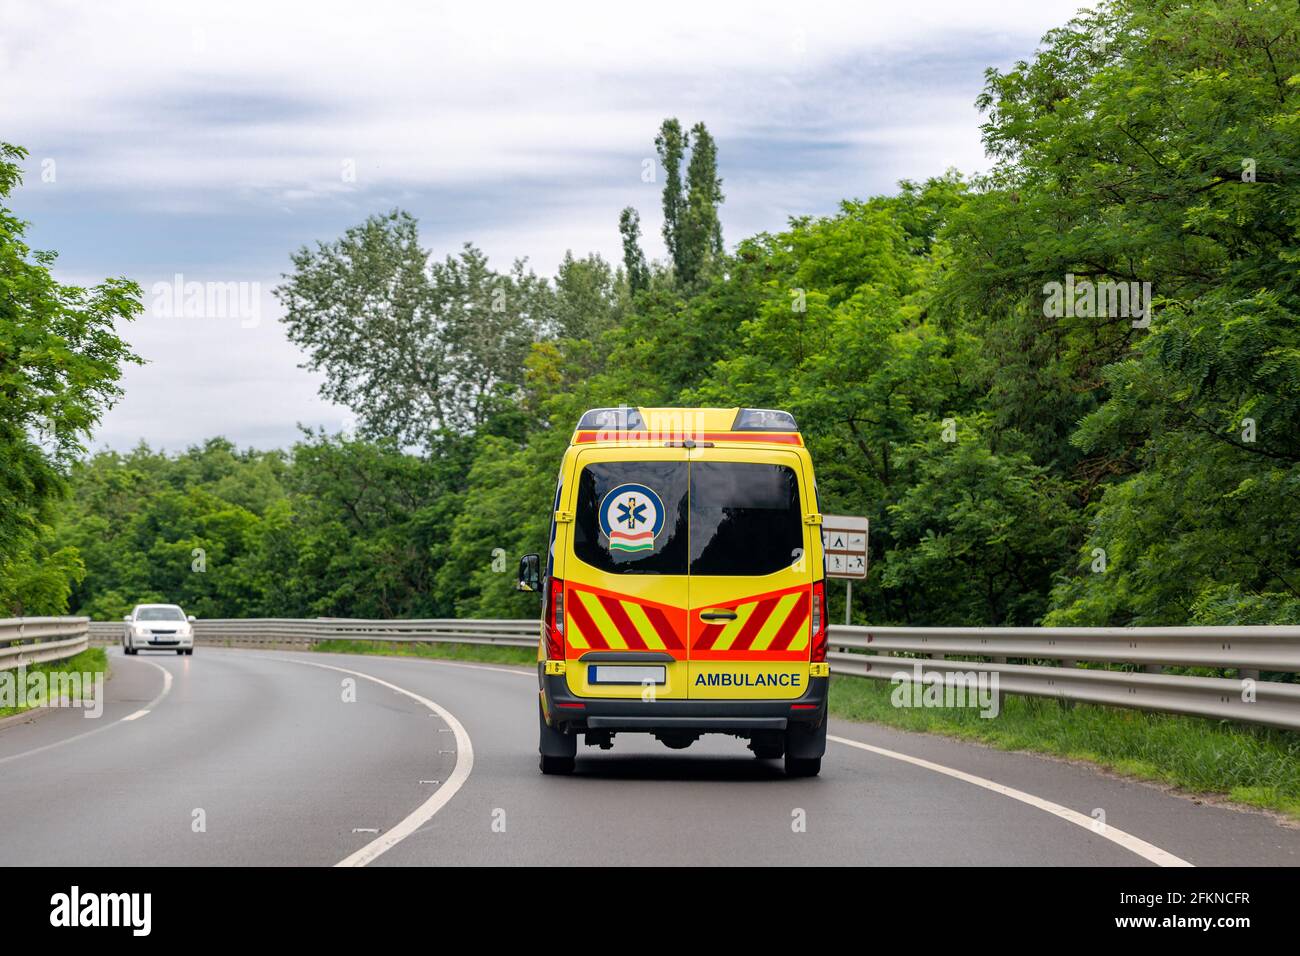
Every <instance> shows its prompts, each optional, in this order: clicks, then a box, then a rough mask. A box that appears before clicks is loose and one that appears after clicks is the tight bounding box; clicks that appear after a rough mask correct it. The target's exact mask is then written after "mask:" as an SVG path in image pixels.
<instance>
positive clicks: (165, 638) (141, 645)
mask: <svg viewBox="0 0 1300 956" xmlns="http://www.w3.org/2000/svg"><path fill="white" fill-rule="evenodd" d="M122 620H123V621H125V622H126V629H125V631H123V633H122V650H123V651H125V652H126V653H128V654H138V653H139V652H140V651H141V650H149V649H152V650H158V651H170V650H174V651H175V652H176V653H177V654H193V653H194V615H192V614H191V615H190V616H189V617H186V616H185V612H184V611H182V610H181V609H180V608H179V607H177V606H176V605H175V604H137V605H136V606H135V609H134V610H132V611H131V613H130V614H128V615H127V616H126V617H124V618H122Z"/></svg>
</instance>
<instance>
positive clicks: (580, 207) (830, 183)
mask: <svg viewBox="0 0 1300 956" xmlns="http://www.w3.org/2000/svg"><path fill="white" fill-rule="evenodd" d="M1075 7H1076V4H1075V2H1073V0H1069V2H1059V0H1051V2H1044V0H1008V2H1003V3H999V4H997V5H975V4H969V3H965V2H959V0H945V2H931V3H923V2H917V3H912V4H899V3H897V2H896V0H895V2H879V0H875V2H859V3H852V2H845V3H835V4H830V3H802V4H798V5H795V4H790V3H787V2H764V3H753V2H744V3H741V2H736V3H700V2H698V0H692V2H678V0H660V2H657V3H654V4H635V5H629V4H617V3H609V2H607V0H605V2H582V3H566V4H563V5H553V4H552V5H548V4H536V3H509V4H488V3H477V4H476V3H467V2H465V0H443V2H435V3H430V4H412V3H403V2H393V0H369V2H366V3H357V2H319V0H317V2H311V3H306V2H304V3H290V4H280V3H267V2H265V0H263V2H257V3H253V2H223V3H221V4H217V3H209V4H205V5H203V6H199V5H198V4H195V3H174V2H134V3H131V2H128V3H114V4H87V3H57V2H54V3H51V2H45V3H41V4H27V3H21V2H16V0H9V2H7V0H0V73H2V75H4V77H5V87H4V89H5V95H3V98H0V128H2V129H3V130H4V131H5V132H4V136H5V138H6V139H9V140H11V141H14V142H17V143H20V144H23V145H25V146H27V147H29V148H30V149H31V150H32V157H33V158H32V163H31V165H30V168H31V169H32V170H33V171H35V170H38V169H39V161H40V159H42V158H46V157H51V158H54V159H55V160H56V161H57V162H58V182H57V186H54V185H50V186H46V187H41V186H37V185H33V184H32V183H33V180H34V179H37V178H38V177H29V184H28V185H27V186H25V187H23V189H22V190H20V191H19V193H18V194H17V195H16V196H15V199H14V202H15V205H16V206H18V207H19V209H20V212H22V214H23V215H25V216H27V217H28V218H31V219H34V220H36V222H37V226H38V227H39V228H40V230H41V231H40V238H41V243H40V244H41V245H44V246H51V247H53V248H56V249H60V250H61V251H64V259H63V260H61V261H62V262H63V264H64V267H65V268H69V269H71V270H72V271H74V272H76V273H77V274H79V275H80V274H84V275H88V276H100V275H108V274H119V273H123V272H125V273H127V274H131V275H135V276H136V277H137V278H139V279H140V280H141V281H142V283H143V284H145V285H146V287H147V285H148V283H150V282H152V281H154V280H156V279H158V278H162V277H167V276H170V274H171V273H172V272H173V271H185V272H187V273H195V272H198V271H202V272H203V273H204V274H203V275H201V276H197V278H200V279H211V280H215V281H228V280H230V279H248V280H255V281H259V282H261V283H262V284H263V286H264V288H265V289H266V290H269V289H270V288H272V287H273V286H274V285H275V283H276V281H277V277H278V274H279V273H280V272H281V271H284V270H285V269H286V268H287V265H288V263H287V256H288V253H289V252H290V251H291V250H292V249H293V248H295V247H296V246H298V245H301V244H303V243H305V242H310V241H314V240H316V239H328V238H331V237H333V236H335V235H337V234H338V233H339V232H341V231H342V229H343V228H346V226H347V225H350V224H352V223H355V222H358V221H360V220H361V219H362V218H364V217H365V216H366V215H367V214H369V213H371V212H376V211H382V210H384V209H388V208H391V207H392V206H394V205H402V206H404V207H406V208H409V209H410V210H411V211H412V212H414V213H415V214H417V215H418V216H419V217H420V219H421V226H422V231H423V233H424V235H425V237H426V241H427V242H429V243H430V244H431V245H433V246H434V248H435V249H436V250H437V251H438V252H439V253H446V252H454V251H455V250H456V249H457V248H458V246H459V244H460V243H461V242H462V241H465V240H474V241H476V242H477V243H478V244H479V245H481V246H482V247H483V248H484V249H485V250H486V251H487V252H488V253H489V254H490V255H491V256H492V257H493V258H494V259H495V260H497V261H498V262H499V263H500V264H504V263H505V262H507V261H509V260H510V259H512V258H515V257H518V256H525V255H526V256H529V257H530V260H531V261H532V262H533V264H534V265H535V267H536V268H538V269H539V270H541V271H550V270H551V269H553V268H554V266H555V264H556V263H557V262H558V261H559V259H560V257H561V256H562V255H563V253H564V251H565V250H566V249H568V248H572V249H574V251H575V252H578V253H580V254H581V253H585V252H587V251H593V250H594V251H599V252H601V253H602V254H604V255H605V256H606V257H608V258H610V259H616V258H617V257H618V255H619V246H618V236H617V233H616V231H615V228H614V224H615V222H616V218H617V214H618V210H619V209H620V208H621V207H622V206H624V205H627V204H629V203H630V204H634V205H636V206H637V207H638V208H639V209H640V211H641V214H642V223H643V232H644V234H645V238H646V247H647V252H648V253H650V254H651V255H662V245H661V243H660V242H659V238H658V230H659V223H660V220H659V215H658V208H657V207H658V196H657V193H656V187H655V186H648V185H646V184H644V183H642V182H641V180H640V173H641V161H642V159H643V158H646V157H650V156H653V145H652V139H653V135H654V131H655V130H656V128H657V127H658V124H659V122H660V121H661V120H662V118H663V117H665V116H670V115H676V116H679V117H680V118H681V119H682V121H683V122H685V123H688V124H689V123H693V122H695V121H697V120H703V121H705V122H706V123H707V124H708V125H709V128H710V130H711V131H712V132H713V133H714V135H715V137H716V138H717V140H718V142H719V148H720V162H721V172H722V175H723V178H724V191H725V192H726V195H727V203H726V206H725V207H724V210H723V217H724V227H725V229H726V234H727V237H728V239H729V240H730V241H732V242H734V241H736V240H738V239H740V238H742V237H743V236H744V235H747V234H750V233H752V232H755V231H758V230H761V229H779V228H780V227H781V226H782V225H783V224H784V221H785V218H786V217H787V216H789V215H794V214H805V213H825V212H829V211H831V210H832V209H833V208H834V206H835V204H836V203H837V202H838V200H839V199H841V198H846V197H853V196H865V195H868V194H870V193H871V192H879V191H883V190H886V189H889V188H890V187H891V184H892V183H893V181H895V180H896V179H898V178H901V177H903V176H907V177H910V178H923V177H925V176H928V175H934V174H937V173H940V172H942V171H943V170H944V169H945V168H947V167H948V166H953V165H955V166H958V167H959V168H962V169H963V170H965V171H967V172H969V171H971V170H972V169H974V168H975V167H977V166H980V165H982V163H983V160H982V154H981V150H980V142H979V135H978V122H979V116H978V114H977V113H976V111H975V110H974V108H973V105H972V104H973V101H974V99H975V96H976V95H977V94H978V92H979V90H980V85H981V82H982V78H981V73H982V70H983V68H984V66H986V65H989V64H990V63H992V62H1003V63H1005V62H1009V61H1010V60H1011V59H1013V58H1019V57H1027V56H1029V55H1030V54H1031V53H1032V51H1033V48H1034V45H1035V44H1036V41H1037V39H1038V38H1039V37H1040V36H1041V35H1042V34H1043V33H1044V32H1045V31H1046V30H1047V29H1049V28H1051V27H1052V26H1056V25H1059V24H1061V23H1063V22H1065V21H1066V20H1067V19H1068V18H1069V17H1070V16H1071V15H1072V14H1073V12H1074V9H1075ZM345 162H352V163H354V164H355V171H356V177H355V181H349V180H348V179H346V178H345V177H344V175H343V168H344V167H343V164H344V163H345ZM42 188H44V189H45V192H40V193H38V192H36V191H35V190H38V189H42ZM24 203H26V204H27V206H24ZM92 217H93V218H94V222H93V223H92ZM92 224H93V225H95V226H96V227H97V228H98V230H99V232H97V233H95V235H97V236H98V235H101V234H108V235H111V236H112V241H111V242H100V243H93V242H90V241H88V240H86V239H85V238H84V235H83V233H85V232H86V231H87V229H88V228H89V227H90V226H91V225H92ZM274 308H275V307H274V306H271V307H270V308H268V309H267V310H264V316H265V318H264V320H263V322H262V324H261V326H260V327H259V329H257V330H255V332H254V333H253V334H249V335H237V334H235V333H233V332H230V331H229V330H221V329H220V328H217V327H207V326H187V325H184V324H181V325H178V326H170V327H169V326H163V325H161V324H159V323H158V322H157V321H154V320H142V321H141V322H140V323H138V324H137V325H136V326H135V327H134V328H133V330H132V332H131V336H132V339H133V341H135V342H136V343H137V344H138V346H139V347H140V348H141V349H142V350H143V351H145V352H146V353H149V354H150V355H151V356H152V357H154V358H156V359H157V361H156V362H155V363H154V364H152V365H150V366H148V367H147V368H145V369H141V370H133V371H131V372H130V373H129V374H128V376H127V380H126V383H125V384H126V387H127V389H128V393H127V398H126V400H125V401H124V402H123V403H122V405H121V406H119V408H117V409H115V410H114V411H113V412H112V413H111V414H110V416H109V418H108V420H107V421H106V422H105V423H104V426H103V428H102V429H101V431H100V433H99V435H98V436H97V440H98V441H100V442H109V443H111V444H113V445H114V446H120V445H122V444H130V443H132V442H133V441H134V439H135V438H136V437H140V436H143V437H145V438H147V439H149V440H151V441H153V442H155V443H159V442H161V443H164V444H167V445H168V446H175V445H177V444H183V443H185V442H186V441H197V440H199V439H201V438H203V437H205V436H206V435H209V434H213V433H217V432H221V433H225V434H227V435H228V436H230V437H232V438H234V439H235V440H236V441H254V442H257V443H259V444H261V443H266V442H278V441H281V440H283V439H282V438H280V437H279V436H281V435H291V434H292V431H293V422H294V421H295V420H299V419H300V420H303V421H307V422H321V423H325V422H333V421H336V420H338V419H339V417H340V415H341V413H340V412H339V411H338V410H336V409H330V408H328V407H326V406H324V405H323V404H322V403H320V402H319V400H317V399H316V398H315V397H314V389H315V382H314V380H313V379H312V378H311V377H310V376H309V375H307V374H306V373H305V372H302V371H300V370H297V369H296V368H295V367H294V366H295V363H296V362H297V361H298V360H299V356H297V354H296V352H295V350H294V349H293V347H292V346H290V345H289V344H288V343H287V342H286V341H285V340H284V337H283V334H282V332H281V331H280V330H279V328H278V326H277V325H276V324H275V323H274V321H273V318H274V314H275V312H274ZM196 355H197V356H201V358H202V364H204V365H207V366H214V367H216V368H217V369H219V371H215V372H208V371H204V372H203V373H202V374H200V375H198V376H197V377H195V376H194V375H189V374H183V373H182V371H181V370H182V369H183V368H184V366H185V364H186V363H185V359H186V358H187V357H189V356H196ZM268 436H275V437H268Z"/></svg>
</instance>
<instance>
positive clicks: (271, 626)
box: [90, 617, 538, 647]
mask: <svg viewBox="0 0 1300 956" xmlns="http://www.w3.org/2000/svg"><path fill="white" fill-rule="evenodd" d="M124 626H125V625H124V624H123V623H121V622H115V621H94V622H92V623H91V625H90V634H91V637H92V638H93V639H95V640H97V641H108V642H117V641H120V640H121V639H122V629H123V627H124ZM537 640H538V623H537V621H532V620H530V621H517V620H483V619H465V620H455V619H440V620H418V621H417V620H409V621H394V620H361V619H357V618H337V617H318V618H237V619H215V618H213V619H204V620H200V621H196V622H195V623H194V641H195V643H196V644H216V645H223V644H224V645H230V646H253V647H298V646H310V645H314V644H318V643H320V642H321V641H383V642H390V643H424V644H436V643H451V644H497V645H501V646H505V647H536V646H537Z"/></svg>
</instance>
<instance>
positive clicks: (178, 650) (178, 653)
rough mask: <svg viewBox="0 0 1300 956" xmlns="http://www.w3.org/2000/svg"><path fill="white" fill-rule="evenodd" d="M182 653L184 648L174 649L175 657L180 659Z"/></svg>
mask: <svg viewBox="0 0 1300 956" xmlns="http://www.w3.org/2000/svg"><path fill="white" fill-rule="evenodd" d="M184 653H185V649H184V648H182V647H178V648H176V656H177V657H180V656H181V655H183V654H184Z"/></svg>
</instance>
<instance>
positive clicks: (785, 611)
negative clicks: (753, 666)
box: [690, 585, 812, 661]
mask: <svg viewBox="0 0 1300 956" xmlns="http://www.w3.org/2000/svg"><path fill="white" fill-rule="evenodd" d="M811 595H812V591H811V589H810V588H809V587H808V585H801V586H799V587H796V588H787V589H786V590H784V591H771V592H769V593H767V594H755V595H754V596H752V597H747V598H743V599H741V600H739V601H729V602H726V603H722V604H712V605H709V607H713V608H727V609H730V610H734V611H735V612H736V619H735V620H734V621H723V622H712V621H705V620H703V619H701V618H700V612H701V611H704V610H707V608H695V609H693V610H692V611H691V615H690V622H691V634H692V635H693V638H692V640H691V660H693V661H744V660H777V661H796V660H807V659H808V638H809V630H808V627H809V622H808V611H809V607H810V603H809V602H810V600H811Z"/></svg>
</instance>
